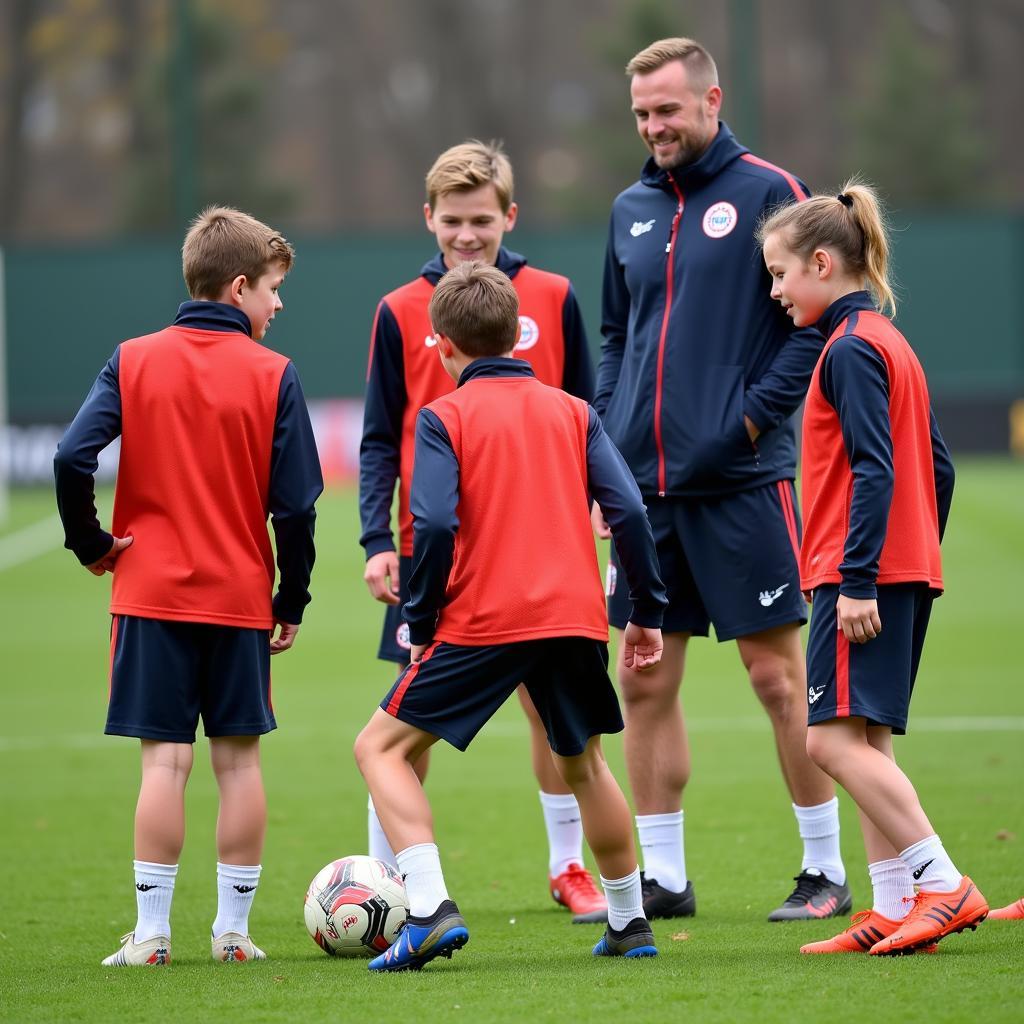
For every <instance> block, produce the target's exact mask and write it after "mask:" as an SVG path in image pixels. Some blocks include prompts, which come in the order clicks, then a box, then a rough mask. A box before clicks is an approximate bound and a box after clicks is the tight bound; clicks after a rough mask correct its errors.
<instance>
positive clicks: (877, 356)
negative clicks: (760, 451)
mask: <svg viewBox="0 0 1024 1024" xmlns="http://www.w3.org/2000/svg"><path fill="white" fill-rule="evenodd" d="M819 326H820V327H821V329H822V331H823V332H824V333H825V334H826V335H827V336H828V341H827V342H826V345H825V348H824V350H823V352H822V354H821V357H820V359H819V361H818V365H817V367H816V369H815V371H814V374H813V376H812V378H811V386H810V389H809V391H808V393H807V406H806V409H805V412H804V426H803V474H802V485H803V507H804V536H803V544H802V546H801V557H800V576H801V586H802V587H803V589H804V590H807V591H810V590H813V589H814V588H815V587H817V586H820V585H821V584H822V583H838V584H839V589H840V593H842V594H845V595H846V596H848V597H856V598H874V597H875V596H876V589H875V588H876V585H882V584H887V583H914V582H919V583H926V584H927V585H928V586H929V587H931V588H932V589H934V590H940V591H941V590H942V586H943V584H942V564H941V556H940V554H939V542H940V540H941V538H942V534H943V532H944V531H945V527H946V520H947V518H948V516H949V508H950V504H951V502H952V497H953V481H954V473H953V463H952V460H951V459H950V455H949V450H948V448H947V447H946V444H945V442H944V441H943V439H942V435H941V434H940V432H939V427H938V423H937V422H936V420H935V414H934V412H933V411H932V409H931V404H930V399H929V396H928V385H927V381H926V380H925V376H924V370H923V369H922V368H921V364H920V363H919V362H918V359H917V356H916V355H915V354H914V351H913V349H912V348H911V347H910V345H909V344H908V343H907V341H906V339H905V338H904V337H903V335H902V334H900V333H899V331H897V330H896V328H895V327H894V326H893V325H892V323H891V321H890V320H889V319H888V318H887V317H885V316H882V315H881V314H880V313H878V312H877V311H876V309H875V307H874V304H873V302H872V301H871V297H870V296H869V295H868V293H867V292H853V293H851V294H849V295H844V296H843V297H842V298H840V299H838V300H836V301H835V302H834V303H832V305H831V306H829V308H828V309H827V310H826V311H825V313H824V314H823V316H822V317H821V320H820V321H819Z"/></svg>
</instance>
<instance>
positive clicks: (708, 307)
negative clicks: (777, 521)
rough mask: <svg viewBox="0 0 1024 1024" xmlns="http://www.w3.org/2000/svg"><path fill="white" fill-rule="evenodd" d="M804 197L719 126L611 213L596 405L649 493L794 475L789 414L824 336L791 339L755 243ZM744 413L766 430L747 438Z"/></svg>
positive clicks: (720, 489)
mask: <svg viewBox="0 0 1024 1024" xmlns="http://www.w3.org/2000/svg"><path fill="white" fill-rule="evenodd" d="M805 197H806V189H805V187H804V185H803V184H802V183H801V182H800V181H798V180H797V179H796V178H794V177H793V176H792V175H791V174H789V173H787V172H786V171H783V170H781V169H779V168H777V167H774V166H773V165H771V164H768V163H766V162H765V161H763V160H761V159H760V158H758V157H755V156H753V155H752V154H750V153H749V152H748V151H747V150H746V149H745V148H744V147H743V146H741V145H740V144H739V143H738V142H737V141H736V139H735V138H734V137H733V134H732V132H731V131H730V130H729V128H728V127H727V126H726V125H725V124H724V123H720V124H719V130H718V134H717V135H716V136H715V139H714V140H713V142H712V143H711V145H710V147H709V148H708V149H707V151H706V152H705V153H704V154H703V156H701V158H700V159H699V160H697V161H696V162H694V163H693V164H691V165H689V166H687V167H680V168H676V169H674V170H672V171H667V170H662V169H661V168H659V167H658V166H657V165H656V164H655V163H654V160H653V159H650V160H648V161H647V164H646V165H645V166H644V169H643V173H642V175H641V178H640V180H639V181H638V182H637V183H636V184H634V185H631V186H630V187H629V188H628V189H626V191H625V192H623V193H621V195H619V196H618V197H617V198H616V200H615V203H614V205H613V207H612V216H611V226H610V231H609V236H608V246H607V251H606V256H605V271H604V289H603V302H602V324H601V331H602V334H603V336H604V341H603V343H602V346H601V362H600V365H599V367H598V372H597V395H596V397H595V400H594V405H595V408H596V409H597V411H598V412H599V413H600V414H601V416H602V418H603V419H604V425H605V428H606V429H607V431H608V433H609V435H610V437H611V438H612V440H613V441H614V442H615V444H616V445H617V446H618V448H619V450H620V451H621V452H622V455H623V457H624V458H625V459H626V462H627V463H628V464H629V467H630V469H631V470H632V471H633V475H634V476H635V477H636V480H637V483H638V484H639V485H640V490H641V492H642V493H644V494H645V495H654V494H658V495H670V496H701V495H714V494H724V493H729V492H732V491H739V490H746V489H749V488H752V487H759V486H763V485H764V484H768V483H772V482H774V481H776V480H781V479H786V478H792V477H793V476H794V475H795V470H796V443H795V438H794V435H793V430H792V426H791V424H790V423H789V417H790V415H791V414H792V413H793V412H794V411H795V410H796V408H797V406H799V404H800V402H801V400H802V399H803V397H804V394H805V393H806V390H807V383H808V381H809V379H810V375H811V371H812V370H813V368H814V364H815V362H816V360H817V358H818V355H819V354H820V352H821V349H822V345H823V343H824V339H823V338H822V336H821V335H820V334H819V333H818V332H817V331H814V330H802V331H794V330H793V328H792V326H791V324H790V323H789V321H788V320H787V319H786V317H785V314H784V313H783V311H782V309H781V307H780V306H779V305H778V303H776V302H773V301H772V299H771V296H770V291H771V279H770V276H769V274H768V272H767V270H766V269H765V266H764V262H763V260H762V258H761V254H760V252H759V250H758V247H757V245H756V243H755V242H754V240H753V239H754V232H755V229H756V227H757V224H758V222H759V220H760V219H761V217H762V215H763V214H764V213H765V212H766V211H767V210H770V209H771V208H773V207H775V206H777V205H779V204H780V203H785V202H791V201H793V200H794V199H803V198H805ZM744 415H746V416H749V417H750V419H751V420H752V421H753V422H754V423H755V424H756V425H757V426H758V428H759V429H760V430H761V435H760V436H759V437H758V439H757V443H756V444H751V442H750V439H749V436H748V434H747V430H746V426H745V424H744V420H743V417H744Z"/></svg>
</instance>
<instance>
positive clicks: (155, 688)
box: [104, 615, 277, 743]
mask: <svg viewBox="0 0 1024 1024" xmlns="http://www.w3.org/2000/svg"><path fill="white" fill-rule="evenodd" d="M112 620H113V621H112V622H111V626H110V704H109V707H108V708H107V726H106V729H105V730H104V731H105V732H106V733H107V734H108V735H111V736H137V737H139V738H140V739H146V740H165V741H167V742H169V743H195V740H196V726H197V725H198V724H199V719H200V717H201V718H202V720H203V731H204V732H205V734H206V735H207V736H215V737H216V736H260V735H262V734H263V733H266V732H270V731H271V730H272V729H276V728H277V722H276V721H275V720H274V709H273V707H272V706H271V703H270V632H269V630H266V629H241V628H239V627H237V626H215V625H211V624H209V623H202V622H171V621H169V620H167V619H142V618H137V617H135V616H133V615H114V616H112Z"/></svg>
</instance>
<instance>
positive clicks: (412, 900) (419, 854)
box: [395, 843, 448, 917]
mask: <svg viewBox="0 0 1024 1024" xmlns="http://www.w3.org/2000/svg"><path fill="white" fill-rule="evenodd" d="M395 860H396V861H397V862H398V870H399V871H400V872H401V874H402V877H403V878H404V879H405V891H406V892H407V893H408V894H409V916H410V917H430V915H431V914H432V913H433V912H434V911H435V910H437V908H438V907H439V906H441V904H442V903H443V902H444V901H445V900H446V899H448V890H447V889H446V888H445V884H444V875H443V874H442V873H441V856H440V854H439V853H438V852H437V844H436V843H417V844H416V845H415V846H407V847H406V848H405V849H404V850H400V851H399V852H398V853H397V854H396V855H395Z"/></svg>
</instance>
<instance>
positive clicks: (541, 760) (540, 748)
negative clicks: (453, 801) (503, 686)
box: [420, 683, 572, 796]
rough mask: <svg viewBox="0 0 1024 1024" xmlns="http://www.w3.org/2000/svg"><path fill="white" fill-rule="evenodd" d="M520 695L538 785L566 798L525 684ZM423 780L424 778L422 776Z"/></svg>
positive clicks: (559, 775) (564, 785)
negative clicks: (528, 727) (528, 728)
mask: <svg viewBox="0 0 1024 1024" xmlns="http://www.w3.org/2000/svg"><path fill="white" fill-rule="evenodd" d="M516 693H518V694H519V703H520V704H521V705H522V707H523V711H524V712H525V713H526V721H527V723H528V724H529V726H530V761H531V763H532V764H533V774H534V775H535V776H536V777H537V783H538V785H539V786H540V788H541V791H542V792H544V793H557V794H559V795H562V796H566V795H568V794H569V793H571V792H572V790H571V789H570V788H569V786H568V784H567V783H566V782H565V780H564V779H563V778H562V776H561V773H560V772H559V771H558V766H557V765H556V764H555V760H556V756H557V755H555V754H553V753H552V752H551V747H549V746H548V734H547V731H546V730H545V728H544V723H543V722H542V721H541V720H540V715H538V714H537V709H536V708H535V707H534V706H533V701H532V700H531V699H530V691H529V690H527V689H526V686H525V685H524V684H523V683H520V684H519V686H518V687H517V689H516ZM420 777H421V778H422V776H420Z"/></svg>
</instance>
